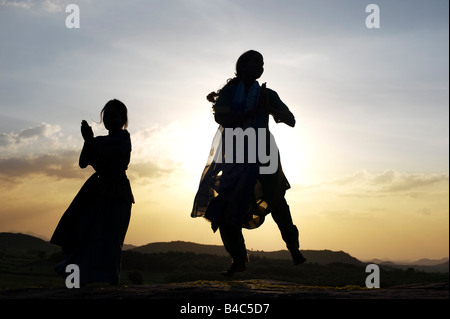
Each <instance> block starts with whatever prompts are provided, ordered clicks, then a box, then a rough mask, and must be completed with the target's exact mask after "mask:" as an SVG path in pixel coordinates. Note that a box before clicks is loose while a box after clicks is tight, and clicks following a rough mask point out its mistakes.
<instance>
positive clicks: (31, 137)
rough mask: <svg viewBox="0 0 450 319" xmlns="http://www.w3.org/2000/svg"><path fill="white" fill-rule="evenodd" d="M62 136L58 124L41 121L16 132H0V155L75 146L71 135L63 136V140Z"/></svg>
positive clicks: (40, 151) (8, 155)
mask: <svg viewBox="0 0 450 319" xmlns="http://www.w3.org/2000/svg"><path fill="white" fill-rule="evenodd" d="M62 138H64V135H63V134H62V132H61V127H60V126H59V125H51V124H47V123H41V124H39V125H37V126H34V127H29V128H26V129H22V130H20V131H19V132H18V133H16V132H10V133H0V151H1V152H2V155H3V156H2V157H5V156H6V157H11V156H14V155H17V154H19V153H22V154H30V153H32V154H34V153H42V152H44V151H45V152H51V151H52V150H54V151H57V150H60V149H64V150H67V149H68V148H71V149H73V148H74V147H75V141H74V140H73V139H72V138H71V137H68V138H65V140H64V141H62V140H61V139H62Z"/></svg>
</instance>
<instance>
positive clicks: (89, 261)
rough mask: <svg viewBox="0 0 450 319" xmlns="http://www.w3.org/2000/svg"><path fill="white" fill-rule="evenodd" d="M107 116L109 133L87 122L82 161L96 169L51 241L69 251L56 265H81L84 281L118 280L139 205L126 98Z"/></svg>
mask: <svg viewBox="0 0 450 319" xmlns="http://www.w3.org/2000/svg"><path fill="white" fill-rule="evenodd" d="M101 118H102V122H103V124H104V126H105V128H106V129H107V130H108V131H109V133H108V135H106V136H97V137H94V134H93V131H92V128H91V127H90V126H89V125H88V124H87V122H86V121H82V122H81V134H82V136H83V139H84V145H83V149H82V151H81V155H80V159H79V165H80V167H81V168H86V167H87V166H88V165H91V166H92V167H93V168H94V170H95V173H94V174H93V175H92V176H91V177H90V178H89V179H88V180H87V181H86V183H85V184H84V185H83V186H82V188H81V189H80V191H79V192H78V194H77V195H76V197H75V198H74V200H73V201H72V203H71V204H70V206H69V208H68V209H67V210H66V212H65V213H64V214H63V216H62V218H61V220H60V221H59V223H58V226H57V227H56V230H55V232H54V234H53V236H52V238H51V240H50V242H51V243H53V244H56V245H59V246H61V247H62V249H63V252H64V253H65V254H66V255H67V258H66V259H65V260H64V261H62V262H61V263H60V264H58V265H57V266H56V267H55V270H56V271H57V273H59V274H61V275H62V276H66V275H67V274H66V273H65V268H66V266H67V265H68V264H76V265H78V267H79V269H80V282H81V284H86V283H90V282H107V283H110V284H117V283H118V281H119V274H120V267H121V254H122V245H123V241H124V239H125V234H126V232H127V229H128V224H129V221H130V213H131V206H132V203H134V198H133V194H132V191H131V187H130V182H129V180H128V178H127V175H126V173H125V171H126V170H127V167H128V163H129V162H130V154H131V140H130V134H129V133H128V131H127V130H126V127H127V125H128V115H127V108H126V106H125V105H124V104H123V103H122V102H121V101H119V100H111V101H109V102H108V103H106V105H105V107H104V108H103V109H102V111H101Z"/></svg>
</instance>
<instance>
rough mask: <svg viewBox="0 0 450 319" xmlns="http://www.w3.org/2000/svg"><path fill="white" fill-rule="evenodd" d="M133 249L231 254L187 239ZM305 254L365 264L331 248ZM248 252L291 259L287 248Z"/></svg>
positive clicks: (310, 259) (322, 261) (310, 257)
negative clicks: (186, 240)
mask: <svg viewBox="0 0 450 319" xmlns="http://www.w3.org/2000/svg"><path fill="white" fill-rule="evenodd" d="M132 251H136V252H140V253H144V254H152V253H165V252H169V251H173V252H192V253H196V254H211V255H217V256H229V255H228V253H227V251H226V250H225V248H224V247H223V246H220V245H202V244H196V243H192V242H185V241H172V242H158V243H150V244H147V245H143V246H139V247H136V248H133V249H132ZM302 253H303V255H304V256H305V258H306V259H307V260H308V262H310V263H318V264H321V265H327V264H330V263H336V262H338V263H347V264H353V265H361V264H363V263H362V262H361V261H359V260H358V259H356V258H355V257H352V256H350V255H349V254H347V253H345V252H343V251H331V250H302ZM248 254H249V256H250V259H251V257H252V256H259V257H264V258H270V259H287V260H290V259H291V255H290V253H289V252H288V251H287V250H279V251H272V252H264V251H253V250H249V251H248Z"/></svg>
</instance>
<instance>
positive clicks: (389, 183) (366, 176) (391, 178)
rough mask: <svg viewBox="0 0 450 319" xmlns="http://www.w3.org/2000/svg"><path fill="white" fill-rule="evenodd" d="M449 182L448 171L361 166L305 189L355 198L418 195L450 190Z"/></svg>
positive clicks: (304, 188) (444, 192)
mask: <svg viewBox="0 0 450 319" xmlns="http://www.w3.org/2000/svg"><path fill="white" fill-rule="evenodd" d="M448 183H449V175H448V174H447V173H409V172H400V171H396V170H392V169H389V170H385V171H383V172H381V173H371V172H369V171H367V170H359V171H357V172H355V173H354V174H352V175H346V176H342V177H340V178H337V179H334V180H331V181H324V182H322V183H319V184H315V185H305V186H302V187H301V189H302V190H303V191H312V192H321V193H328V194H333V195H337V196H342V197H352V198H376V197H387V196H393V197H400V196H409V197H411V198H418V197H422V196H425V195H427V196H430V195H433V194H434V195H436V196H441V195H442V194H448Z"/></svg>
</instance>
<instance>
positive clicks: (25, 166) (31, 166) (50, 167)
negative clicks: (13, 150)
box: [0, 151, 85, 182]
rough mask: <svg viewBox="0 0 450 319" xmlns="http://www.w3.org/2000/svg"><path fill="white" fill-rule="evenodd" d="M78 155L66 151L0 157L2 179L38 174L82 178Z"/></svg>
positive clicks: (16, 179)
mask: <svg viewBox="0 0 450 319" xmlns="http://www.w3.org/2000/svg"><path fill="white" fill-rule="evenodd" d="M78 155H79V154H78V152H75V151H66V152H62V153H60V154H43V155H38V156H27V157H10V158H0V179H2V180H3V181H7V182H18V181H24V180H25V179H26V178H27V177H30V176H31V175H36V174H40V175H45V176H50V177H56V179H62V178H81V177H84V176H85V175H84V174H83V173H82V172H81V170H80V169H79V167H78Z"/></svg>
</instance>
